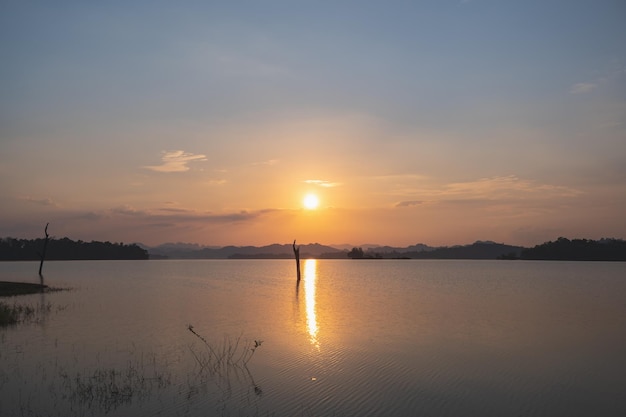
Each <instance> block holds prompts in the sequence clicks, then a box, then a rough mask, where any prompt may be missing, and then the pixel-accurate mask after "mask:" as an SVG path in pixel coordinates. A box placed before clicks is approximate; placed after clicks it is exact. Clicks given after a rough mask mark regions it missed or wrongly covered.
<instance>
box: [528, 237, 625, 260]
mask: <svg viewBox="0 0 626 417" xmlns="http://www.w3.org/2000/svg"><path fill="white" fill-rule="evenodd" d="M521 258H522V259H535V260H563V261H626V241H624V240H621V239H600V240H589V239H572V240H569V239H566V238H564V237H560V238H558V239H557V240H555V241H554V242H552V241H550V242H546V243H543V244H541V245H537V246H535V247H533V248H528V249H524V250H522V255H521Z"/></svg>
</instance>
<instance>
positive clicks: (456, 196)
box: [395, 175, 582, 207]
mask: <svg viewBox="0 0 626 417" xmlns="http://www.w3.org/2000/svg"><path fill="white" fill-rule="evenodd" d="M404 190H405V191H407V194H405V196H406V197H418V198H415V199H407V200H402V201H400V202H399V203H397V204H396V205H395V207H411V206H416V205H418V204H423V203H424V202H432V203H442V202H456V203H461V202H478V201H482V202H487V201H491V202H494V201H519V200H535V201H539V200H549V199H555V198H572V197H577V196H580V195H581V194H582V192H581V191H579V190H576V189H573V188H570V187H565V186H560V185H552V184H542V183H539V182H536V181H532V180H527V179H520V178H518V177H517V176H515V175H507V176H496V177H489V178H481V179H478V180H475V181H465V182H454V183H448V184H443V185H437V186H432V185H430V186H423V187H419V188H417V187H416V188H413V189H411V187H409V186H407V187H405V188H404Z"/></svg>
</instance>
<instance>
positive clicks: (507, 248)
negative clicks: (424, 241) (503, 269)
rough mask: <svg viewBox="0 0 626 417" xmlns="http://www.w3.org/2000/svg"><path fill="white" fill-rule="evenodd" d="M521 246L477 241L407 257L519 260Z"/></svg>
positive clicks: (409, 253) (411, 253)
mask: <svg viewBox="0 0 626 417" xmlns="http://www.w3.org/2000/svg"><path fill="white" fill-rule="evenodd" d="M522 249H524V248H523V247H521V246H511V245H505V244H504V243H495V242H490V241H488V242H484V241H476V242H474V243H472V244H471V245H464V246H452V247H442V248H436V249H432V250H429V251H421V252H407V253H406V254H405V255H406V256H408V257H409V258H414V259H498V258H500V259H502V258H519V256H520V254H521V253H522Z"/></svg>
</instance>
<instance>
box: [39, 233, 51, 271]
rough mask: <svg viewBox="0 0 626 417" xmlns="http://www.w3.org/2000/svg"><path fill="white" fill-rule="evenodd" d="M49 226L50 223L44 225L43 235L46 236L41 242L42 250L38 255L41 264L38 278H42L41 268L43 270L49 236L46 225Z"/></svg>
mask: <svg viewBox="0 0 626 417" xmlns="http://www.w3.org/2000/svg"><path fill="white" fill-rule="evenodd" d="M49 224H50V223H46V228H45V229H44V233H45V234H46V239H45V240H44V241H43V250H42V251H41V253H40V254H39V256H40V257H41V262H39V276H40V277H42V275H41V268H43V261H44V260H45V259H46V248H47V247H48V240H49V238H50V236H49V235H48V225H49Z"/></svg>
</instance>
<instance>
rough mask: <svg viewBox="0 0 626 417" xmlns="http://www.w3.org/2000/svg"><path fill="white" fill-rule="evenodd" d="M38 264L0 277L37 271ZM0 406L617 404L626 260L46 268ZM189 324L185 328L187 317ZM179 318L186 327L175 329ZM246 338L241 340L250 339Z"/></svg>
mask: <svg viewBox="0 0 626 417" xmlns="http://www.w3.org/2000/svg"><path fill="white" fill-rule="evenodd" d="M38 266H39V265H38V263H36V262H4V263H0V280H16V281H17V280H20V281H27V282H39V277H38V276H37V270H38ZM44 277H45V283H46V284H48V285H50V286H51V287H57V288H63V289H65V290H64V291H56V292H49V293H45V294H35V295H28V296H20V297H12V298H0V302H3V303H5V304H9V305H13V304H16V303H17V304H20V305H28V306H30V307H32V310H33V311H34V314H33V315H32V316H30V317H29V318H28V319H26V320H25V322H23V323H20V324H18V325H15V326H9V327H1V328H0V415H1V416H23V415H25V416H69V415H71V416H103V415H107V416H129V415H132V416H153V415H162V416H589V415H598V416H599V415H602V416H624V415H626V396H625V395H624V393H626V378H625V376H626V354H625V352H626V263H619V262H615V263H604V262H546V261H544V262H541V261H538V262H534V261H461V260H458V261H439V260H303V261H302V281H301V282H300V283H299V285H296V277H295V262H294V261H293V260H163V261H74V262H61V261H58V262H47V263H46V264H45V265H44ZM190 326H191V327H190ZM190 329H191V330H190ZM255 346H256V347H255Z"/></svg>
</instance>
